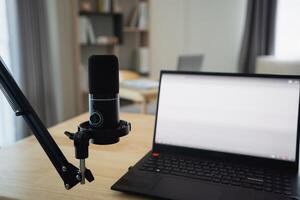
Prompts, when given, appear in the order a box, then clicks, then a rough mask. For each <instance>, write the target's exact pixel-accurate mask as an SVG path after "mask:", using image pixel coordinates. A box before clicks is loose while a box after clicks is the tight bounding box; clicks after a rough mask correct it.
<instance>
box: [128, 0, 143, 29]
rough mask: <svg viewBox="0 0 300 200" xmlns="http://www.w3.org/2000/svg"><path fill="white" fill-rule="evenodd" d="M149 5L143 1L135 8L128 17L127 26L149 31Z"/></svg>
mask: <svg viewBox="0 0 300 200" xmlns="http://www.w3.org/2000/svg"><path fill="white" fill-rule="evenodd" d="M148 23H149V5H148V2H146V1H141V2H139V3H138V5H136V6H134V7H133V8H132V10H131V12H130V14H129V15H128V18H127V22H126V26H128V27H135V28H138V29H147V28H148V26H149V24H148Z"/></svg>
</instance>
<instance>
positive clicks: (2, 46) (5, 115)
mask: <svg viewBox="0 0 300 200" xmlns="http://www.w3.org/2000/svg"><path fill="white" fill-rule="evenodd" d="M0 27H1V29H0V56H1V57H2V59H3V61H4V62H5V63H6V66H7V67H8V68H9V69H10V66H11V60H10V51H9V46H10V44H9V42H10V38H9V34H8V20H7V13H6V0H0ZM0 105H1V106H0V147H3V146H6V145H9V144H11V143H13V142H14V141H15V123H14V114H13V111H12V109H11V107H10V105H9V104H8V102H7V100H6V98H5V96H4V95H3V93H2V91H1V92H0Z"/></svg>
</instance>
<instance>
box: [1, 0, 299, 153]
mask: <svg viewBox="0 0 300 200" xmlns="http://www.w3.org/2000/svg"><path fill="white" fill-rule="evenodd" d="M299 18H300V1H299V0H224V1H219V0H0V27H1V29H0V56H1V57H2V59H3V60H4V61H5V63H6V65H7V67H8V68H9V70H10V71H11V73H12V74H13V76H14V78H15V79H16V81H17V82H18V84H19V86H20V87H21V89H22V90H23V92H24V93H25V95H26V97H27V98H28V99H29V101H30V102H31V104H32V105H33V107H34V108H35V109H36V111H37V113H38V114H39V116H40V117H41V119H42V121H43V122H44V123H45V124H46V126H47V127H49V126H52V125H54V124H57V123H59V122H62V121H64V120H66V119H69V118H72V117H74V116H77V115H79V114H81V113H84V112H87V108H88V105H87V95H88V86H87V61H88V57H89V56H90V55H92V54H115V55H117V56H118V57H119V62H120V79H121V82H120V85H121V86H120V87H121V89H120V98H121V111H122V112H135V113H147V114H155V111H156V110H155V107H156V104H155V102H156V98H157V87H158V79H159V73H160V70H162V69H168V70H185V71H209V72H232V73H271V74H300V20H299ZM108 84H109V83H108ZM0 103H1V107H0V148H1V146H2V147H3V146H7V145H9V144H12V143H14V142H15V141H17V140H19V139H21V138H24V137H26V136H28V135H30V131H29V130H28V129H27V128H26V125H24V123H23V122H22V119H18V118H16V117H15V116H14V113H13V112H12V109H11V108H10V106H9V104H8V103H7V101H6V99H5V97H4V96H3V95H2V93H1V94H0Z"/></svg>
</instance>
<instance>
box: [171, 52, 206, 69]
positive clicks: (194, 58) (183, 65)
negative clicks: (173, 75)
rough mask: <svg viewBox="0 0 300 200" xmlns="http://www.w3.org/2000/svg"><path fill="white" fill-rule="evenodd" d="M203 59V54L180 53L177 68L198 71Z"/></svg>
mask: <svg viewBox="0 0 300 200" xmlns="http://www.w3.org/2000/svg"><path fill="white" fill-rule="evenodd" d="M203 59H204V56H203V55H181V56H179V57H178V62H177V70H179V71H200V69H201V67H202V63H203Z"/></svg>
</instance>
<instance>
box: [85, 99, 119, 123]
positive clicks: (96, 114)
mask: <svg viewBox="0 0 300 200" xmlns="http://www.w3.org/2000/svg"><path fill="white" fill-rule="evenodd" d="M119 104H120V100H119V95H118V94H116V95H101V94H89V114H90V119H89V123H90V125H91V126H93V127H94V128H98V129H114V128H117V127H118V125H119V121H120V117H119Z"/></svg>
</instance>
